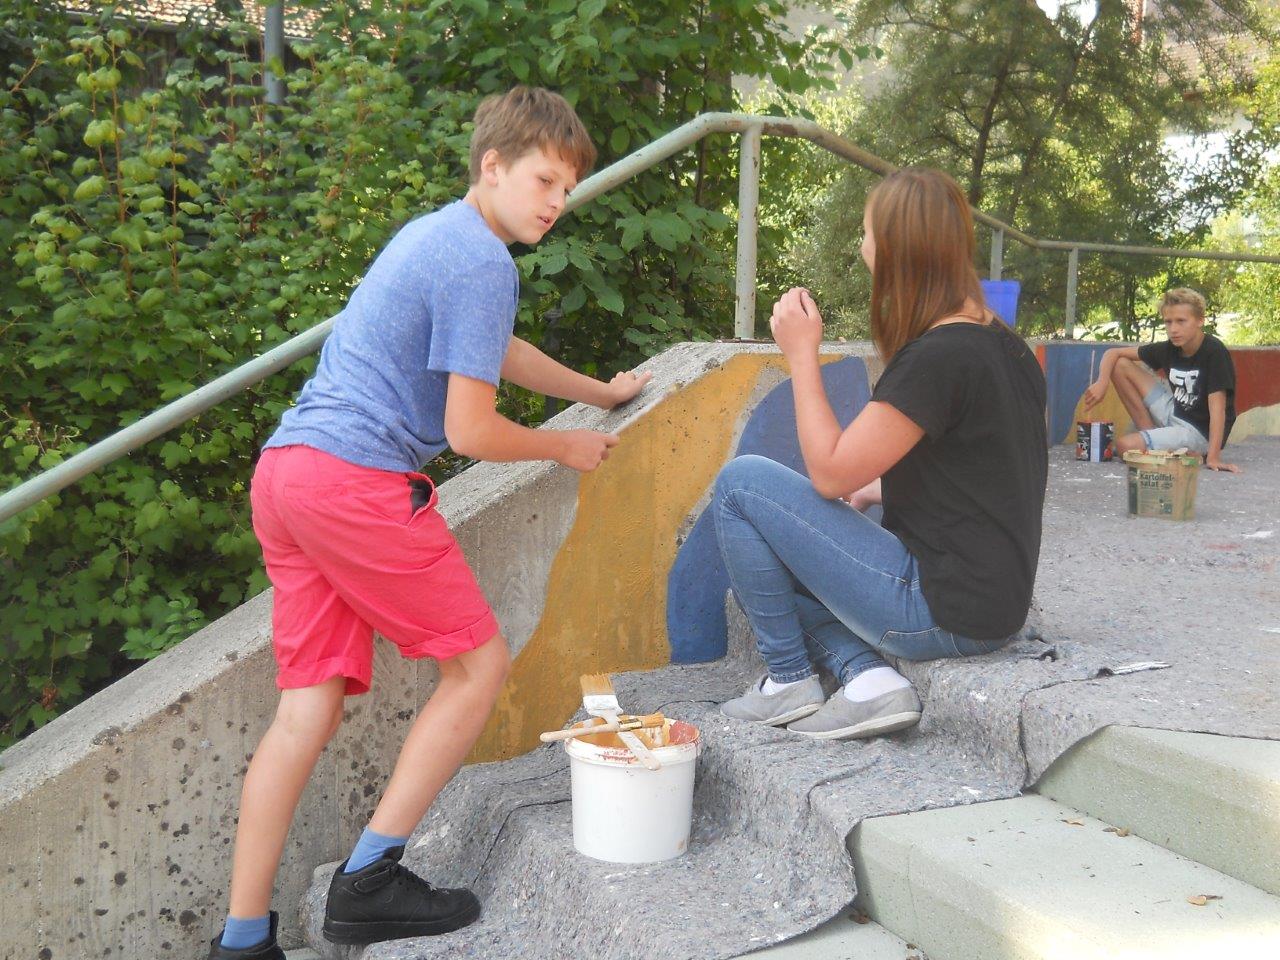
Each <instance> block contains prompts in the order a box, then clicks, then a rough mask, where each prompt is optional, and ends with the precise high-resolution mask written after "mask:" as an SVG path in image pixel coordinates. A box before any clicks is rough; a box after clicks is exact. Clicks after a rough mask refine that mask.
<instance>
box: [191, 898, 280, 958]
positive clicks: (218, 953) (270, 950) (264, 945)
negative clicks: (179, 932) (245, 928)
mask: <svg viewBox="0 0 1280 960" xmlns="http://www.w3.org/2000/svg"><path fill="white" fill-rule="evenodd" d="M279 923H280V915H279V914H278V913H276V912H275V911H274V910H272V911H271V933H270V934H268V935H267V939H265V940H263V941H262V942H261V943H257V944H254V945H253V946H252V947H241V948H240V949H239V950H232V949H231V948H230V947H224V946H223V945H222V933H221V931H219V933H218V935H217V936H216V937H214V938H213V942H212V943H210V944H209V960H285V958H284V951H283V950H281V949H280V946H279V945H278V944H277V943H276V926H277V925H278V924H279Z"/></svg>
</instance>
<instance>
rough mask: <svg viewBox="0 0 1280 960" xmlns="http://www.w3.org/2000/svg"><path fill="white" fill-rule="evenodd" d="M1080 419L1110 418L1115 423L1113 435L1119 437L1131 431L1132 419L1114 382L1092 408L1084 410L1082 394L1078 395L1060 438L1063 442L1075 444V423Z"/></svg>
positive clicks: (1132, 427)
mask: <svg viewBox="0 0 1280 960" xmlns="http://www.w3.org/2000/svg"><path fill="white" fill-rule="evenodd" d="M1080 420H1110V421H1111V422H1112V423H1114V424H1115V437H1116V439H1117V440H1118V439H1120V437H1122V436H1124V435H1125V434H1126V433H1133V431H1134V426H1133V420H1132V419H1131V418H1130V416H1129V411H1128V410H1126V409H1125V408H1124V401H1122V400H1121V399H1120V394H1118V393H1116V388H1115V384H1110V385H1109V386H1108V387H1107V395H1106V396H1105V397H1103V398H1102V402H1101V403H1099V404H1098V405H1097V406H1096V407H1094V408H1093V409H1092V410H1089V411H1086V410H1085V408H1084V394H1081V395H1080V399H1079V400H1078V401H1077V402H1076V412H1075V413H1074V414H1072V416H1071V423H1070V425H1069V426H1068V427H1067V435H1066V436H1065V437H1063V438H1062V442H1063V443H1067V444H1070V445H1072V446H1075V442H1076V423H1077V422H1078V421H1080Z"/></svg>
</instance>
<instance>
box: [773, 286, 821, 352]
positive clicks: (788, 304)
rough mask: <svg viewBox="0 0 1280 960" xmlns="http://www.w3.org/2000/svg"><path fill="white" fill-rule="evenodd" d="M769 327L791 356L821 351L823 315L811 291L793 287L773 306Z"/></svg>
mask: <svg viewBox="0 0 1280 960" xmlns="http://www.w3.org/2000/svg"><path fill="white" fill-rule="evenodd" d="M769 329H770V330H771V331H772V332H773V339H774V341H775V342H776V343H777V344H778V346H779V347H781V348H782V352H783V353H784V354H785V355H786V356H787V357H791V356H793V355H796V354H810V353H817V352H818V346H819V345H820V344H821V343H822V314H821V313H819V312H818V305H817V304H816V303H814V301H813V297H811V296H809V291H808V290H806V289H805V288H804V287H792V288H791V289H790V290H788V291H787V292H786V293H784V294H783V295H782V296H781V297H779V298H778V302H777V303H775V304H774V305H773V316H771V317H770V318H769Z"/></svg>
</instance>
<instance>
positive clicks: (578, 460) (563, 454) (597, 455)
mask: <svg viewBox="0 0 1280 960" xmlns="http://www.w3.org/2000/svg"><path fill="white" fill-rule="evenodd" d="M560 442H561V449H560V452H559V454H557V455H556V458H555V459H556V462H557V463H560V464H563V465H564V466H566V467H569V468H570V469H572V470H577V471H578V472H579V473H590V472H591V471H592V470H594V469H595V468H596V467H598V466H600V464H602V463H603V462H604V461H606V460H608V459H609V448H610V447H614V446H617V444H618V437H617V435H616V434H612V433H600V432H598V431H596V430H563V431H561V432H560Z"/></svg>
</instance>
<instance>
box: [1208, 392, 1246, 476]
mask: <svg viewBox="0 0 1280 960" xmlns="http://www.w3.org/2000/svg"><path fill="white" fill-rule="evenodd" d="M1226 429H1227V394H1226V391H1225V390H1215V391H1214V392H1213V393H1211V394H1209V455H1208V456H1207V457H1206V458H1205V461H1204V464H1205V466H1206V467H1208V468H1209V469H1210V470H1225V471H1227V472H1228V473H1239V472H1240V468H1239V467H1237V466H1236V465H1235V464H1234V463H1223V462H1222V434H1223V433H1224V432H1225V431H1226Z"/></svg>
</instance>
